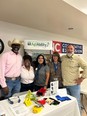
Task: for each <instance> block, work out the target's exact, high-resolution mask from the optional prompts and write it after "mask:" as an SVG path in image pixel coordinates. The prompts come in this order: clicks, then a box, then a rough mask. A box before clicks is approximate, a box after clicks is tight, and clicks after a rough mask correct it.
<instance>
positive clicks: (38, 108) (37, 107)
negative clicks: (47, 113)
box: [33, 105, 43, 113]
mask: <svg viewBox="0 0 87 116" xmlns="http://www.w3.org/2000/svg"><path fill="white" fill-rule="evenodd" d="M42 109H43V107H41V106H37V105H35V106H34V107H33V113H39V112H41V110H42Z"/></svg>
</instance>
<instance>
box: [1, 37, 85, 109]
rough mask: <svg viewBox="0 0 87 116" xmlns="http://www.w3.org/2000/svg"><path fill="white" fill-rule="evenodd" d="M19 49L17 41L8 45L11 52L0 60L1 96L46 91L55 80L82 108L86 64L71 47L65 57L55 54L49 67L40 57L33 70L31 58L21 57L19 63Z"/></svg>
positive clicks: (19, 43)
mask: <svg viewBox="0 0 87 116" xmlns="http://www.w3.org/2000/svg"><path fill="white" fill-rule="evenodd" d="M21 45H22V42H21V41H20V40H17V39H14V40H13V41H10V42H9V46H10V47H11V48H12V49H11V51H10V52H6V53H4V54H3V55H2V56H1V59H0V85H1V88H2V94H3V96H5V98H8V97H10V96H12V95H13V94H14V93H17V92H20V91H21V92H22V91H27V90H29V89H30V90H31V91H37V90H39V89H40V88H42V87H44V88H47V87H49V86H50V82H51V81H55V80H58V81H59V88H62V87H65V88H66V90H67V93H68V94H69V95H71V96H74V97H76V99H77V101H78V104H79V107H80V108H81V103H80V84H81V82H82V81H83V80H84V79H85V78H86V77H87V63H86V62H85V61H84V60H83V59H81V57H80V56H78V55H75V54H74V50H75V48H74V46H73V45H71V44H69V45H68V46H67V47H66V50H67V53H66V55H63V56H62V57H60V55H59V53H57V52H54V53H53V54H52V60H51V62H49V63H48V64H46V61H45V57H44V55H42V54H39V55H38V56H37V58H36V61H35V62H34V67H33V62H32V57H31V56H30V55H24V56H23V59H22V56H21V55H20V54H19V49H20V48H21ZM22 60H23V61H22ZM80 67H81V68H82V69H83V73H82V76H81V77H80V76H79V75H80V71H79V68H80Z"/></svg>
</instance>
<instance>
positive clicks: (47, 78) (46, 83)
mask: <svg viewBox="0 0 87 116" xmlns="http://www.w3.org/2000/svg"><path fill="white" fill-rule="evenodd" d="M49 77H50V73H49V72H46V82H45V88H47V86H48V81H49Z"/></svg>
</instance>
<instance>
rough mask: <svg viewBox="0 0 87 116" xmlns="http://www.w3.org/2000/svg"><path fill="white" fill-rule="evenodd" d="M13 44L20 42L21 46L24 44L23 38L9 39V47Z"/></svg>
mask: <svg viewBox="0 0 87 116" xmlns="http://www.w3.org/2000/svg"><path fill="white" fill-rule="evenodd" d="M12 44H19V45H20V46H22V45H23V41H21V40H19V39H14V40H12V41H8V45H9V47H11V46H12Z"/></svg>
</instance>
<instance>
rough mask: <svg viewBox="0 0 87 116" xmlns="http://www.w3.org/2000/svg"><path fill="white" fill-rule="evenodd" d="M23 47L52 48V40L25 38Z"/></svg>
mask: <svg viewBox="0 0 87 116" xmlns="http://www.w3.org/2000/svg"><path fill="white" fill-rule="evenodd" d="M24 49H33V50H34V49H35V50H52V41H41V40H38V41H37V40H25V41H24Z"/></svg>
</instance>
